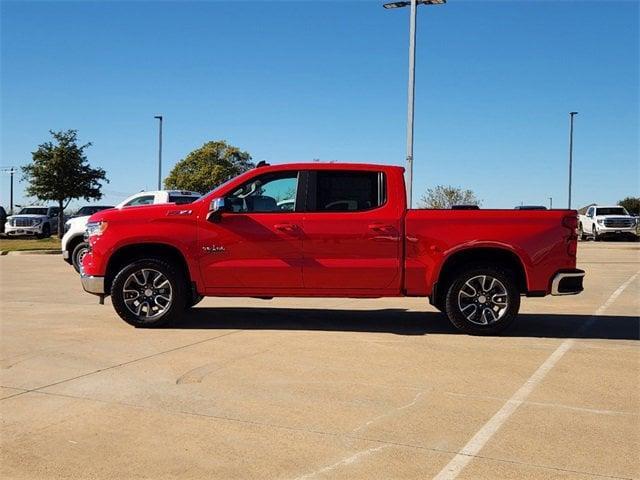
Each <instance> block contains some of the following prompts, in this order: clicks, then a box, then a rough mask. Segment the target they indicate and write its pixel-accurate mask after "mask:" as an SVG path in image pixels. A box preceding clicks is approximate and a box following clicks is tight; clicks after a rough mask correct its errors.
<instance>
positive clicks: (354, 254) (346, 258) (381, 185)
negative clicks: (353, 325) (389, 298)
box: [303, 170, 403, 295]
mask: <svg viewBox="0 0 640 480" xmlns="http://www.w3.org/2000/svg"><path fill="white" fill-rule="evenodd" d="M308 178H309V179H308V182H309V185H308V188H307V196H306V199H307V202H306V203H307V205H306V212H305V217H304V222H303V228H304V235H305V237H304V267H303V278H304V287H305V289H311V290H313V294H314V295H322V293H323V292H325V293H326V294H331V293H332V291H333V292H334V293H341V292H342V293H345V294H347V293H348V292H349V291H351V292H354V294H358V292H360V293H363V294H367V292H370V293H372V294H373V292H374V291H389V290H393V291H395V292H399V291H400V280H401V263H400V257H401V248H400V247H401V238H402V223H401V222H402V218H403V215H402V213H401V211H400V210H399V206H398V205H395V204H394V203H393V202H390V201H388V199H387V181H388V179H387V178H386V177H385V174H384V173H383V172H379V171H375V170H353V171H344V170H311V171H309V177H308Z"/></svg>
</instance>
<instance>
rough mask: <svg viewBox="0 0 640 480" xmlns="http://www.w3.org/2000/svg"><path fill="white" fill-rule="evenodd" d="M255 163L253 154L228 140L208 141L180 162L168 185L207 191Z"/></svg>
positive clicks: (174, 169)
mask: <svg viewBox="0 0 640 480" xmlns="http://www.w3.org/2000/svg"><path fill="white" fill-rule="evenodd" d="M253 167H254V164H253V163H251V155H249V154H248V153H247V152H242V151H240V149H239V148H237V147H234V146H232V145H229V144H228V143H227V142H225V141H224V140H218V141H215V142H207V143H205V144H204V145H202V147H200V148H198V149H196V150H194V151H193V152H191V153H190V154H189V155H187V156H186V157H185V158H184V159H182V160H180V161H179V162H178V163H176V165H175V167H173V169H172V170H171V173H169V176H168V177H167V178H166V180H165V181H164V185H165V187H166V188H173V189H178V190H193V191H196V192H200V193H206V192H208V191H209V190H212V189H213V188H215V187H217V186H218V185H220V184H221V183H223V182H224V181H226V180H227V179H228V178H230V177H235V176H236V175H239V174H241V173H243V172H246V171H247V170H250V169H251V168H253Z"/></svg>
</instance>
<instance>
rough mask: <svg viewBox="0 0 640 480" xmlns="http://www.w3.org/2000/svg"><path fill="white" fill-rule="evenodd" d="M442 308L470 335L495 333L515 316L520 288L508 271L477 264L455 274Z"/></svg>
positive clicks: (456, 324)
mask: <svg viewBox="0 0 640 480" xmlns="http://www.w3.org/2000/svg"><path fill="white" fill-rule="evenodd" d="M445 309H446V310H445V311H446V314H447V317H449V320H450V321H451V323H452V324H453V325H454V326H455V327H456V328H457V329H458V330H461V331H463V332H466V333H469V334H472V335H494V334H497V333H500V332H502V331H503V330H504V329H506V328H507V327H508V326H509V325H511V323H513V321H514V320H515V319H516V316H517V315H518V310H519V309H520V291H519V290H518V286H517V282H516V281H515V280H514V278H513V274H512V273H511V272H510V271H508V270H504V269H501V268H499V267H493V266H481V265H478V266H474V267H470V268H468V269H466V270H462V271H460V272H458V273H457V274H456V275H455V276H454V278H453V280H452V282H451V284H450V285H449V288H448V290H447V295H446V302H445Z"/></svg>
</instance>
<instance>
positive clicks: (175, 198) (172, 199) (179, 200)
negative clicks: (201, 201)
mask: <svg viewBox="0 0 640 480" xmlns="http://www.w3.org/2000/svg"><path fill="white" fill-rule="evenodd" d="M197 199H198V197H187V196H184V195H169V203H175V204H176V205H184V204H185V203H192V202H195V201H196V200H197Z"/></svg>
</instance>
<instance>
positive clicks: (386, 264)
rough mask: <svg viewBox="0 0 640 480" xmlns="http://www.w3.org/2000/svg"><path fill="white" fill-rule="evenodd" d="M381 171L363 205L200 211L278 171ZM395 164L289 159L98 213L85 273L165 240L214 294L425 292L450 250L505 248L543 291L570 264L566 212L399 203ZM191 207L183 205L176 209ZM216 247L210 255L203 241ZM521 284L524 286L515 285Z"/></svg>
mask: <svg viewBox="0 0 640 480" xmlns="http://www.w3.org/2000/svg"><path fill="white" fill-rule="evenodd" d="M289 170H298V171H313V170H351V171H353V170H366V171H376V172H383V173H384V177H385V179H386V185H385V189H386V201H385V203H384V204H383V205H382V206H380V207H378V208H373V209H371V210H367V211H361V212H317V213H314V212H271V213H223V214H222V220H221V221H220V222H219V223H213V222H211V221H209V220H207V213H208V210H209V205H210V203H211V201H212V200H213V199H214V198H218V197H224V196H225V195H228V194H229V193H230V192H232V191H234V190H235V189H237V188H238V187H239V186H240V185H242V184H244V183H245V182H246V181H248V180H249V179H252V178H253V177H255V176H258V175H263V174H265V173H270V172H277V171H289ZM403 172H404V169H402V168H400V167H392V166H386V165H366V164H335V163H330V164H320V163H308V164H287V165H277V166H270V167H261V168H257V169H254V170H251V171H249V172H247V173H245V174H243V175H241V176H239V177H237V178H235V179H233V180H231V181H230V182H228V183H227V184H224V185H222V186H221V187H219V188H218V189H216V190H214V191H213V192H211V193H210V194H208V195H205V196H204V197H203V198H201V199H200V200H198V201H196V202H194V203H192V204H189V205H179V206H178V205H173V204H166V205H151V206H141V207H131V208H128V209H123V210H117V209H114V210H105V211H102V212H99V213H97V214H95V215H93V216H92V217H91V221H92V222H94V221H105V222H107V224H108V227H107V229H106V230H105V232H104V233H103V234H102V235H101V236H94V237H91V239H90V244H91V249H92V251H91V252H90V253H89V254H88V255H86V256H85V258H84V264H83V265H84V271H85V273H86V274H87V275H93V276H105V274H106V272H107V265H108V262H109V259H110V258H112V255H113V254H114V253H115V252H117V251H118V250H119V249H120V248H123V247H126V246H128V245H140V244H163V245H168V246H171V247H173V248H175V249H176V250H177V251H179V252H180V253H181V254H182V256H183V257H184V259H185V262H186V264H187V266H188V270H189V274H190V276H191V280H192V281H193V282H194V283H195V284H196V288H197V290H198V292H200V293H202V294H206V295H212V296H309V297H313V296H334V297H381V296H400V295H411V296H428V295H430V294H431V293H432V291H433V286H434V284H435V283H436V282H437V281H438V278H439V275H440V271H441V269H442V266H443V265H444V263H445V262H446V260H447V259H448V258H451V256H452V255H455V254H456V253H458V252H461V251H463V250H465V249H473V248H478V247H491V248H497V249H502V250H505V251H508V252H511V253H513V254H514V255H516V256H517V258H518V259H519V261H520V262H521V264H522V266H523V269H524V271H525V275H526V284H527V291H528V292H536V293H537V294H542V293H546V294H548V293H550V281H551V279H552V277H553V276H554V275H555V273H556V272H558V271H559V270H563V269H573V268H575V266H576V258H575V255H572V254H570V253H569V251H570V250H572V249H573V252H575V244H576V241H577V239H576V237H575V232H574V231H573V230H572V229H570V228H568V227H565V226H563V219H564V218H565V217H567V216H575V215H576V212H575V211H570V210H551V211H535V210H534V211H529V210H409V211H407V210H406V201H405V186H404V179H403ZM185 212H189V213H185ZM211 248H215V249H218V250H216V251H215V252H214V253H212V252H211V251H206V249H211ZM523 293H525V292H523Z"/></svg>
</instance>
